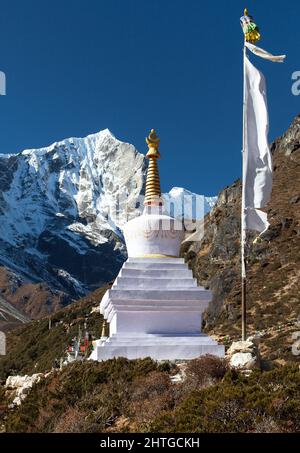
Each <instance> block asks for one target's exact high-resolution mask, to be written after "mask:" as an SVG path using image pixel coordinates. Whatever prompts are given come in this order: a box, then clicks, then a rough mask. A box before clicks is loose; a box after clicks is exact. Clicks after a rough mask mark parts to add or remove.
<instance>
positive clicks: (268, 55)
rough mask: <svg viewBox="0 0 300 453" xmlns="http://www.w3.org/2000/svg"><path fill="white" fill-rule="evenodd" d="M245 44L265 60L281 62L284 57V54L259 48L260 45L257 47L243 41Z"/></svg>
mask: <svg viewBox="0 0 300 453" xmlns="http://www.w3.org/2000/svg"><path fill="white" fill-rule="evenodd" d="M245 46H246V47H247V48H248V49H249V50H251V52H252V53H254V54H255V55H257V56H258V57H261V58H264V59H265V60H269V61H274V62H275V63H283V62H284V60H285V57H286V55H277V56H276V55H272V54H271V53H269V52H267V51H266V50H264V49H261V48H260V47H257V46H255V45H254V44H251V43H250V42H245Z"/></svg>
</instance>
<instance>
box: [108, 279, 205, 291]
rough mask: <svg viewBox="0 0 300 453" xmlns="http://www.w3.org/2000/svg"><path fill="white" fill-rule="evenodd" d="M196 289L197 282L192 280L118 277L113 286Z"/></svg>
mask: <svg viewBox="0 0 300 453" xmlns="http://www.w3.org/2000/svg"><path fill="white" fill-rule="evenodd" d="M195 287H197V280H196V279H194V278H177V279H170V278H159V279H153V278H142V277H141V278H126V277H123V276H122V277H118V278H117V279H116V280H115V282H114V285H113V288H116V289H119V288H121V289H148V288H149V289H152V290H154V289H173V288H176V289H181V288H182V289H188V288H195Z"/></svg>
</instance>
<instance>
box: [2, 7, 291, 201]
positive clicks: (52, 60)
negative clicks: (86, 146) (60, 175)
mask: <svg viewBox="0 0 300 453" xmlns="http://www.w3.org/2000/svg"><path fill="white" fill-rule="evenodd" d="M0 5H1V14H0V70H2V71H4V72H5V74H6V77H7V95H6V96H2V97H1V98H0V118H1V121H0V153H16V152H19V151H21V150H23V149H25V148H37V147H41V146H47V145H49V144H51V143H52V142H54V141H57V140H60V139H63V138H67V137H71V136H79V137H80V136H85V135H87V134H89V133H93V132H96V131H99V130H101V129H104V128H106V127H107V128H109V129H110V130H111V131H112V132H113V133H114V135H115V136H116V137H117V138H119V139H121V140H124V141H128V142H130V143H133V144H134V145H135V146H136V147H137V148H138V150H139V151H140V152H145V151H146V145H145V142H144V138H145V136H146V134H147V132H148V131H149V129H151V128H155V129H156V130H157V132H158V134H159V136H160V137H161V154H162V159H161V161H160V172H161V179H162V188H163V190H164V191H166V190H169V189H170V188H171V187H173V186H182V187H185V188H187V189H189V190H192V191H194V192H197V193H199V194H206V195H214V194H216V193H217V192H218V191H219V190H221V189H222V188H223V187H225V186H226V185H229V184H231V183H232V182H233V181H234V180H235V179H237V178H238V177H239V176H240V172H241V153H240V150H241V136H242V130H241V128H242V122H241V119H242V42H243V37H242V31H241V28H240V25H239V17H240V16H241V15H242V13H243V8H244V6H248V8H249V11H250V13H251V14H252V15H254V17H255V19H256V22H257V23H258V25H259V26H260V29H261V33H262V36H263V37H262V40H261V41H260V44H259V45H260V46H261V47H263V48H265V49H267V50H269V51H270V52H273V53H287V55H288V58H287V61H286V63H284V64H283V65H279V64H274V63H270V62H265V61H263V60H261V59H258V58H257V57H254V56H253V58H252V61H253V62H254V64H256V66H257V67H258V68H259V69H261V70H262V71H263V72H264V74H265V76H266V78H267V84H268V103H269V114H270V140H272V139H274V138H275V137H276V136H278V135H280V134H282V133H283V132H284V131H285V130H286V128H287V127H288V126H289V124H290V123H291V121H292V120H293V118H294V116H296V115H297V114H298V113H299V112H300V96H293V95H292V93H291V85H292V81H291V76H292V73H293V72H294V71H297V70H298V71H300V55H299V42H300V27H299V17H300V3H299V0H288V1H286V2H282V1H280V2H279V1H276V0H273V1H266V0H264V1H263V2H258V1H248V2H247V4H246V5H245V2H244V1H239V0H227V1H226V2H224V1H215V2H203V1H199V0H85V1H83V0H42V1H40V0H27V1H24V0H23V1H21V0H19V1H17V0H9V1H3V0H1V1H0Z"/></svg>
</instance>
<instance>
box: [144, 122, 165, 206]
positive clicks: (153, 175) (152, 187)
mask: <svg viewBox="0 0 300 453" xmlns="http://www.w3.org/2000/svg"><path fill="white" fill-rule="evenodd" d="M159 142H160V140H159V138H158V137H157V135H156V133H155V131H154V129H152V130H151V132H150V134H149V136H148V137H147V138H146V143H147V145H148V148H149V151H148V153H147V154H146V157H147V159H149V166H148V171H147V178H146V193H145V201H144V205H145V206H149V205H152V206H160V205H161V204H162V199H161V190H160V180H159V172H158V165H157V159H159V158H160V154H159V151H158V148H159Z"/></svg>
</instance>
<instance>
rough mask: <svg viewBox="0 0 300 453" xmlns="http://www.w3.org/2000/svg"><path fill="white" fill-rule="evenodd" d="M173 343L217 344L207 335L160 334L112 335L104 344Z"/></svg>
mask: <svg viewBox="0 0 300 453" xmlns="http://www.w3.org/2000/svg"><path fill="white" fill-rule="evenodd" d="M174 342H175V343H176V344H180V345H184V344H185V345H196V344H200V345H201V344H202V345H203V344H211V345H216V344H217V342H216V341H214V340H213V339H212V338H210V337H209V336H208V335H204V334H199V335H184V334H183V335H178V334H176V333H175V334H174V335H172V334H170V335H160V334H149V335H141V336H139V335H137V336H131V337H129V336H128V337H127V336H125V335H124V336H123V335H112V336H111V337H109V338H108V339H107V340H106V344H110V345H115V344H118V345H121V344H122V345H128V344H129V345H130V344H131V345H134V344H135V345H136V343H138V344H139V346H144V345H161V346H163V345H173V344H174Z"/></svg>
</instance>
